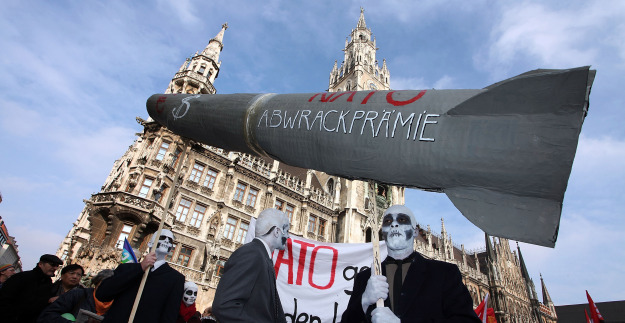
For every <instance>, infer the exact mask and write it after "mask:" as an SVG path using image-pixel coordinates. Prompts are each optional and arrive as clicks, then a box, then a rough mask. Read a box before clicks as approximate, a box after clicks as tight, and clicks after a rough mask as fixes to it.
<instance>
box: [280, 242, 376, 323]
mask: <svg viewBox="0 0 625 323" xmlns="http://www.w3.org/2000/svg"><path fill="white" fill-rule="evenodd" d="M380 256H381V258H382V259H384V258H386V245H385V244H384V241H381V242H380ZM372 261H373V251H372V246H371V243H326V242H320V241H314V240H308V239H304V238H300V237H295V236H291V238H289V240H288V241H287V248H286V249H285V250H283V251H280V252H277V250H276V251H274V253H273V262H274V268H275V271H276V275H277V281H276V285H277V287H278V292H279V294H280V301H281V302H282V308H283V309H284V314H285V315H286V321H287V322H288V323H296V322H297V323H304V322H310V323H312V322H317V323H322V322H324V323H325V322H328V323H330V322H331V323H336V322H340V321H341V315H342V314H343V311H345V309H346V308H347V303H348V302H349V297H350V295H351V291H352V287H353V285H354V279H355V278H356V274H357V273H358V272H360V271H361V270H364V269H366V268H369V267H370V266H371V263H372Z"/></svg>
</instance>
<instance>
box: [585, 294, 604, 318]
mask: <svg viewBox="0 0 625 323" xmlns="http://www.w3.org/2000/svg"><path fill="white" fill-rule="evenodd" d="M586 297H587V298H588V305H589V306H590V317H591V318H592V322H594V323H600V322H603V316H601V313H599V309H598V308H597V305H595V302H593V301H592V298H590V294H588V291H586Z"/></svg>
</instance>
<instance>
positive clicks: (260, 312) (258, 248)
mask: <svg viewBox="0 0 625 323" xmlns="http://www.w3.org/2000/svg"><path fill="white" fill-rule="evenodd" d="M213 314H214V315H215V317H216V318H217V320H218V321H219V322H228V323H230V322H286V318H285V316H284V310H283V309H282V304H280V297H279V296H278V293H277V289H276V274H275V271H274V270H273V262H272V261H271V258H269V255H268V254H267V249H265V246H264V245H263V243H262V242H261V241H260V240H258V239H254V240H252V241H251V242H249V243H247V244H244V245H243V246H241V247H240V248H239V249H237V250H235V251H234V252H233V253H232V255H231V256H230V259H228V261H227V262H226V266H225V267H224V274H223V276H222V277H221V280H220V281H219V285H218V286H217V291H216V292H215V299H214V300H213Z"/></svg>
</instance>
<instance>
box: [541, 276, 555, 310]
mask: <svg viewBox="0 0 625 323" xmlns="http://www.w3.org/2000/svg"><path fill="white" fill-rule="evenodd" d="M540 286H541V287H542V290H543V304H545V305H547V306H549V304H553V302H552V301H551V296H549V292H548V291H547V286H545V281H544V280H543V274H540Z"/></svg>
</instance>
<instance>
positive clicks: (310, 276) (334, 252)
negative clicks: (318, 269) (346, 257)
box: [308, 246, 339, 289]
mask: <svg viewBox="0 0 625 323" xmlns="http://www.w3.org/2000/svg"><path fill="white" fill-rule="evenodd" d="M320 249H330V250H332V269H330V282H328V284H327V285H325V286H319V285H317V284H315V283H314V282H313V273H314V271H315V258H316V257H317V252H318V251H319V250H320ZM338 257H339V251H338V250H336V249H334V248H332V247H330V246H317V247H315V249H313V251H312V255H311V257H310V269H309V270H308V284H310V286H312V287H314V288H317V289H328V288H330V287H332V285H333V284H334V275H335V270H336V263H337V259H338Z"/></svg>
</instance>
